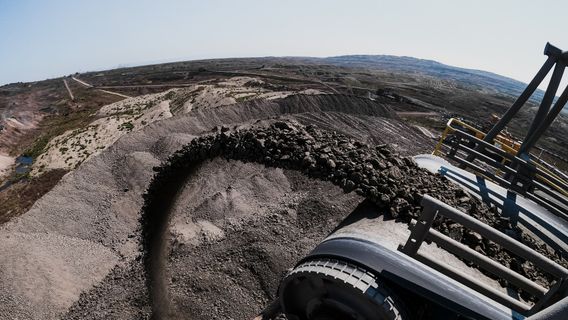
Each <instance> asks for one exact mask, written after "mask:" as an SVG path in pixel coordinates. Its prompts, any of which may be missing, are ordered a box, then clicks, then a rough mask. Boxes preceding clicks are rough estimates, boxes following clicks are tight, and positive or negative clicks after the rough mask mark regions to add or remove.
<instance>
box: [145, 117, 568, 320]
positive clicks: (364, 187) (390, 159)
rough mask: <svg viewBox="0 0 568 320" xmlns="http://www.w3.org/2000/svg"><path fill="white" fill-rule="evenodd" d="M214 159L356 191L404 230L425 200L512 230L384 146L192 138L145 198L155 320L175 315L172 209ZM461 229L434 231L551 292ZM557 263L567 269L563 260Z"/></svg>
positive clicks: (251, 133)
mask: <svg viewBox="0 0 568 320" xmlns="http://www.w3.org/2000/svg"><path fill="white" fill-rule="evenodd" d="M216 157H224V158H226V159H230V160H240V161H244V162H256V163H261V164H264V165H267V166H272V167H279V168H284V169H293V170H299V171H302V172H304V173H305V174H306V175H307V176H309V177H311V178H317V179H322V180H328V181H330V182H332V183H333V184H335V185H337V186H339V187H341V188H342V189H343V190H344V191H345V192H351V191H355V192H356V193H357V194H359V195H361V196H364V197H365V198H367V199H369V200H371V201H372V202H374V203H375V204H376V205H377V206H378V207H379V208H384V209H387V210H388V212H390V214H391V215H392V217H394V218H398V219H399V220H402V221H405V222H409V221H410V219H411V218H416V217H417V216H418V214H419V212H420V210H421V208H420V205H419V203H420V200H421V197H422V195H423V194H427V193H428V194H432V195H434V196H435V197H436V198H438V199H440V200H442V201H444V202H446V203H448V204H450V205H452V206H454V207H458V208H460V209H462V210H463V211H466V212H467V213H468V214H470V215H472V216H474V217H476V218H477V219H479V220H481V221H483V222H484V223H487V224H489V225H492V226H494V227H496V228H497V229H500V230H513V227H512V226H511V225H510V223H509V221H508V220H507V219H504V218H499V217H498V216H497V215H496V213H495V211H494V210H490V209H489V208H488V207H487V206H486V205H484V204H482V203H481V202H479V201H478V200H477V199H475V198H472V197H469V196H468V195H467V193H465V192H464V191H463V190H462V189H461V188H458V187H457V186H452V185H451V184H449V182H448V181H447V180H446V179H445V178H443V177H441V176H438V175H433V174H430V173H428V172H426V171H424V170H422V169H420V168H419V167H417V166H416V164H415V163H414V162H413V161H412V160H411V159H410V158H407V157H400V156H399V155H398V154H396V153H394V152H393V150H392V149H391V148H390V147H389V146H387V145H378V146H376V147H370V146H368V145H366V144H364V143H361V142H358V141H355V140H353V139H350V138H348V137H346V136H344V135H342V134H339V133H337V132H334V131H322V130H319V129H317V128H316V127H315V126H312V125H308V126H303V125H300V124H298V123H297V122H293V121H292V122H283V121H277V122H274V123H273V124H271V125H270V126H268V127H253V128H250V129H245V130H237V131H233V132H232V131H230V130H229V128H227V127H220V128H217V129H216V132H215V133H213V134H210V135H206V136H201V137H198V138H195V139H194V140H192V141H191V143H190V144H188V145H186V146H184V147H183V148H182V149H181V150H179V151H177V152H176V153H175V154H174V155H173V156H172V157H170V159H169V160H168V161H167V162H166V164H164V165H163V166H161V167H157V168H155V170H156V171H157V174H156V175H155V176H154V178H153V181H152V183H151V184H150V187H149V189H148V191H147V193H146V195H145V196H144V198H145V206H144V209H143V214H142V221H141V224H142V228H143V241H144V243H143V247H144V250H145V253H146V254H145V265H146V269H147V273H148V274H147V275H148V280H149V285H150V292H151V298H152V303H153V310H154V313H155V314H156V315H158V318H161V317H167V313H168V310H169V307H170V306H169V303H170V301H169V298H168V289H167V284H166V283H167V281H166V280H165V279H164V274H166V272H165V270H164V265H165V263H164V260H165V257H166V254H165V252H164V248H166V241H167V240H166V239H165V238H166V234H167V233H166V231H167V229H168V220H169V217H168V214H167V213H168V212H170V211H171V208H170V207H169V206H170V205H171V204H172V203H175V198H176V193H177V190H178V189H179V188H180V186H181V185H182V184H183V183H184V181H185V180H186V179H187V178H188V177H189V176H190V175H191V172H192V171H193V170H194V169H195V168H196V167H197V166H198V165H199V164H200V163H201V162H202V161H204V160H207V159H211V158H216ZM456 227H457V226H456V225H455V224H452V223H451V222H449V221H447V220H444V219H440V218H439V219H438V220H437V221H436V223H435V228H437V229H439V230H441V231H442V232H444V233H446V234H450V235H451V236H452V237H454V238H457V240H462V242H464V243H466V244H468V245H470V246H471V247H473V248H475V249H476V250H478V251H481V252H484V253H485V254H487V255H488V256H490V257H492V258H493V259H495V260H498V261H500V262H501V263H505V264H506V265H508V266H509V267H511V268H512V269H515V271H518V272H519V273H521V274H523V275H525V276H527V277H529V278H531V279H533V280H535V281H537V282H540V283H543V284H544V285H549V281H550V280H549V279H547V277H546V275H543V274H541V273H540V272H539V271H538V270H535V269H534V268H532V267H531V266H527V265H523V263H524V261H521V260H519V259H518V258H516V257H511V256H509V254H508V253H507V252H505V251H504V250H502V249H501V248H499V247H497V246H495V245H492V244H491V243H489V242H488V241H486V240H481V239H478V238H477V237H475V236H473V237H472V236H471V234H468V232H467V231H465V230H463V229H461V228H459V229H456ZM514 231H515V232H516V233H517V234H518V235H519V237H522V240H524V242H525V243H527V244H528V245H530V246H532V247H533V248H535V249H537V250H538V251H540V252H541V253H544V254H547V252H546V248H545V247H544V246H543V245H539V244H537V243H536V242H535V241H532V240H531V239H530V238H527V237H523V236H522V234H521V232H520V230H514ZM476 239H478V240H479V241H478V242H476V241H477V240H476ZM485 251H486V252H485ZM556 260H557V261H558V262H560V263H563V264H564V265H565V264H566V261H565V260H562V259H561V258H556Z"/></svg>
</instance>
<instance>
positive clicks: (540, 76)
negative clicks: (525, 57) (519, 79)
mask: <svg viewBox="0 0 568 320" xmlns="http://www.w3.org/2000/svg"><path fill="white" fill-rule="evenodd" d="M545 53H546V49H545ZM555 63H556V56H554V55H551V56H549V57H548V59H546V61H545V62H544V64H543V65H542V67H541V68H540V70H539V71H538V73H537V74H536V75H535V76H534V78H533V79H532V81H531V82H530V83H529V85H528V86H527V87H526V88H525V90H524V91H523V93H521V95H520V96H519V97H518V98H517V100H516V101H515V102H514V103H513V105H512V106H511V107H510V108H509V109H508V110H507V112H505V114H504V115H503V116H502V117H501V119H500V120H499V122H497V123H496V124H495V125H494V126H493V128H491V130H490V131H489V132H488V133H487V135H486V136H485V138H484V140H485V141H488V142H491V141H493V139H495V137H496V136H497V135H498V134H499V133H500V132H501V130H503V128H505V126H506V125H507V124H508V123H509V122H510V121H511V119H513V117H514V116H515V115H516V114H517V112H519V110H520V109H521V107H522V106H523V105H524V104H525V103H526V102H527V100H528V99H529V98H530V96H531V95H532V94H533V93H534V92H535V90H536V88H537V87H538V86H539V85H540V83H541V82H542V80H544V77H546V75H547V74H548V72H549V71H550V69H552V67H553V66H554V64H555Z"/></svg>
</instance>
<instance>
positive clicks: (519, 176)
mask: <svg viewBox="0 0 568 320" xmlns="http://www.w3.org/2000/svg"><path fill="white" fill-rule="evenodd" d="M459 124H460V125H461V124H462V122H459ZM452 125H453V126H452ZM448 128H451V130H448V131H447V134H446V135H445V137H443V138H442V139H441V140H440V142H439V143H438V144H439V145H438V146H437V147H436V150H435V152H434V153H435V154H437V155H443V156H445V157H446V158H449V159H451V160H453V161H455V162H457V163H458V164H459V166H460V167H461V168H467V169H469V170H471V171H473V172H474V173H475V174H476V175H478V176H482V177H485V178H487V179H489V180H491V181H493V182H495V183H497V184H498V185H501V186H502V187H504V188H506V189H509V190H513V191H515V192H517V193H519V194H521V195H523V196H524V197H525V198H528V199H530V200H532V201H534V202H536V203H537V204H539V205H541V206H542V207H544V208H546V209H547V210H548V211H550V212H551V213H553V214H555V215H557V216H559V217H562V218H563V219H566V220H568V210H567V208H568V182H567V181H566V180H564V179H563V178H562V177H559V176H558V175H555V174H554V173H552V172H551V171H549V170H548V169H546V168H544V167H542V166H537V165H535V164H534V163H533V162H531V161H530V160H529V161H527V160H524V159H521V158H519V157H517V156H516V155H515V154H514V152H513V151H514V150H513V149H511V148H509V147H507V146H505V145H499V146H495V145H493V144H491V143H488V142H486V141H484V140H482V139H481V134H480V133H479V132H474V131H472V130H473V129H472V130H470V128H469V127H464V128H463V130H461V129H459V128H458V127H457V126H456V125H455V124H453V122H452V121H450V122H448ZM465 130H467V131H468V132H466V131H465ZM445 133H446V131H445ZM470 159H474V160H473V161H470Z"/></svg>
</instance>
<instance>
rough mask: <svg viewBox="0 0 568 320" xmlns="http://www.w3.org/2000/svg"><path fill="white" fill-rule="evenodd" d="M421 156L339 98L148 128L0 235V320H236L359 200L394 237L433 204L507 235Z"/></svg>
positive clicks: (356, 101)
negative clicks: (393, 220) (435, 199)
mask: <svg viewBox="0 0 568 320" xmlns="http://www.w3.org/2000/svg"><path fill="white" fill-rule="evenodd" d="M386 143H389V145H388V146H387V145H385V144H386ZM431 143H432V142H431V140H429V138H427V137H426V136H424V135H423V134H422V133H421V132H420V131H419V130H417V129H415V128H414V127H410V126H408V125H406V124H405V123H404V122H402V121H400V120H398V119H397V117H396V116H395V115H394V113H393V112H392V110H391V109H390V108H389V107H388V106H387V105H385V104H382V103H379V102H377V101H372V100H370V99H364V98H357V97H352V96H346V95H331V94H329V95H292V96H287V97H285V98H281V99H280V98H279V99H274V100H264V99H263V100H251V101H245V102H241V103H237V104H234V105H228V106H219V107H217V108H199V109H193V110H191V111H190V112H189V113H188V114H186V115H180V116H177V117H173V118H169V119H164V120H161V121H156V122H154V123H151V124H148V125H146V126H144V127H143V128H140V130H137V131H132V132H130V133H129V134H125V135H122V136H121V137H120V138H118V140H117V141H116V143H114V144H113V145H112V146H110V147H108V148H107V149H105V150H104V151H101V152H100V154H98V155H94V156H91V157H89V158H88V159H87V160H86V161H85V162H83V163H82V164H81V165H80V166H79V168H78V169H77V170H75V171H72V172H70V173H69V174H67V175H66V176H64V177H63V179H62V181H61V183H59V184H58V185H57V186H56V187H55V188H54V189H53V190H52V191H51V192H49V193H48V194H46V195H45V196H44V197H43V198H41V199H40V200H38V201H37V202H36V203H35V204H34V206H33V207H32V209H31V210H30V211H29V212H27V213H26V214H24V215H22V216H21V217H19V218H17V219H14V220H12V221H10V222H9V223H8V224H6V225H3V226H2V227H1V228H0V237H3V238H5V239H15V240H14V241H2V242H0V252H2V253H3V256H4V257H7V258H6V259H5V260H4V261H3V262H2V263H3V266H6V267H8V268H9V270H10V272H6V271H4V270H6V269H2V270H3V271H2V272H0V297H1V299H2V304H1V305H0V315H1V316H4V317H9V318H42V319H57V318H65V319H101V318H105V319H143V318H149V317H151V315H152V314H154V315H161V316H164V317H171V318H186V319H250V318H252V317H254V315H256V314H257V313H258V312H259V311H260V310H262V308H263V307H264V306H266V304H267V303H268V302H269V301H271V300H272V299H273V298H274V294H275V292H276V289H277V285H278V282H279V279H280V278H281V277H282V275H283V274H284V273H285V272H286V270H287V269H288V268H290V267H293V265H294V263H295V262H296V261H298V259H299V258H301V257H302V256H303V255H304V254H306V253H307V252H308V251H309V250H310V249H312V248H313V247H314V246H315V245H316V244H317V243H318V242H319V241H321V240H322V239H323V238H324V237H325V236H326V235H327V234H328V233H329V232H331V231H332V230H333V228H334V227H335V226H336V225H337V224H338V223H339V222H341V221H342V220H343V218H345V217H346V216H347V215H348V214H349V213H350V212H351V211H352V210H353V209H354V208H355V207H356V206H357V205H358V204H359V203H360V202H361V201H363V200H364V199H365V198H367V199H368V200H370V201H372V202H373V203H375V205H376V206H377V208H378V209H380V210H383V211H386V212H387V214H390V215H392V216H393V217H397V218H398V219H399V220H400V221H401V223H407V222H408V220H409V219H410V218H411V217H414V216H415V215H416V213H417V212H418V210H419V207H418V201H419V197H420V196H421V195H422V194H424V193H431V192H436V194H437V196H439V197H440V198H441V199H442V200H444V201H446V202H448V203H450V204H452V205H455V206H457V207H460V208H462V209H463V210H466V211H468V212H470V214H472V215H475V216H476V217H478V218H480V219H482V220H484V221H486V222H487V223H490V224H493V225H494V226H496V227H498V228H500V229H502V230H503V229H508V228H512V227H511V226H510V225H508V224H507V221H503V220H500V219H495V218H494V215H493V214H492V213H491V211H490V210H491V209H490V208H487V207H485V206H483V205H482V204H480V203H478V202H477V201H476V200H474V199H472V198H470V197H468V196H467V194H465V193H464V192H463V191H462V190H461V189H457V188H453V187H448V185H447V183H446V181H444V180H443V179H441V178H440V177H438V176H434V175H431V174H428V173H426V172H425V171H422V170H421V169H419V168H418V167H416V166H415V165H414V163H413V162H412V161H411V160H410V159H409V158H405V157H406V156H410V155H414V154H418V153H423V152H427V151H429V150H430V149H431ZM399 155H400V156H399ZM314 178H316V179H314ZM146 190H148V191H147V193H146V195H145V196H144V197H143V196H142V195H143V194H144V193H145V192H146ZM350 191H354V192H350ZM437 227H438V228H439V229H440V230H442V231H443V232H448V230H445V228H448V226H447V224H445V223H444V221H439V222H438V223H437ZM464 238H467V237H464ZM468 244H469V245H471V246H472V247H474V248H475V247H476V246H480V244H479V243H477V244H476V243H468ZM484 245H485V244H484ZM31 247H33V248H34V249H33V250H31V249H30V248H31ZM537 249H539V250H541V249H542V248H538V247H537ZM542 250H543V249H542ZM40 253H43V254H40ZM495 254H496V256H497V257H501V258H502V259H504V261H512V260H511V258H510V257H509V256H508V255H506V254H505V253H503V252H502V251H500V250H498V248H497V249H495ZM507 259H508V260H507ZM563 262H565V261H563ZM30 263H32V264H33V266H34V267H27V268H26V267H25V266H27V265H29V264H30ZM95 266H96V267H95ZM527 270H528V271H529V272H528V273H527V275H528V276H530V277H532V278H533V279H535V280H538V281H543V282H546V281H547V279H546V277H545V276H543V275H541V274H538V273H534V274H533V273H532V271H533V270H532V269H527ZM54 279H65V282H63V283H59V284H56V283H54ZM79 279H80V280H79ZM30 288H35V289H34V290H31V289H30ZM53 292H56V294H50V293H53ZM34 293H38V297H37V298H33V294H34ZM23 301H26V303H22V302H23Z"/></svg>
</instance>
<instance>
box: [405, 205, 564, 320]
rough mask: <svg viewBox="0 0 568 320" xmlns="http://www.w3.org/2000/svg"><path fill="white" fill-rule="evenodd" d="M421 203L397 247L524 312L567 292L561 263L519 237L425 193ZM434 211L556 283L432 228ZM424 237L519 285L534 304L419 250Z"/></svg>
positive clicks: (524, 313) (455, 278)
mask: <svg viewBox="0 0 568 320" xmlns="http://www.w3.org/2000/svg"><path fill="white" fill-rule="evenodd" d="M421 204H422V206H423V211H422V213H421V215H420V217H419V218H418V221H413V223H412V224H411V227H410V228H411V234H410V237H409V238H408V240H407V241H406V243H405V244H404V245H401V246H399V251H401V252H403V253H405V254H407V255H408V256H410V257H413V258H415V259H416V260H418V261H421V262H422V263H424V264H426V265H428V266H430V267H431V268H433V269H435V270H438V271H439V272H441V273H443V274H445V275H447V276H448V277H450V278H453V279H454V280H456V281H458V282H460V283H462V284H464V285H466V286H468V287H470V288H471V289H473V290H475V291H477V292H479V293H481V294H483V295H485V296H487V297H489V298H490V299H492V300H494V301H496V302H498V303H500V304H502V305H504V306H506V307H508V308H511V309H512V310H515V311H517V312H519V313H521V314H523V315H531V314H534V313H536V312H538V311H540V310H542V309H544V308H546V307H548V306H550V305H551V304H553V303H554V302H556V301H557V300H560V299H562V298H563V297H562V295H565V294H566V293H565V292H566V290H567V289H568V288H567V286H568V270H567V269H565V268H564V267H562V266H561V265H559V264H557V263H556V262H554V261H552V260H550V259H549V258H547V257H545V256H543V255H542V254H540V253H538V252H536V251H534V250H533V249H531V248H529V247H527V246H526V245H524V244H522V243H520V242H519V241H517V240H515V239H513V238H511V237H509V236H507V235H505V234H504V233H502V232H500V231H498V230H496V229H494V228H492V227H490V226H488V225H486V224H484V223H483V222H481V221H479V220H477V219H475V218H473V217H471V216H469V215H467V214H465V213H463V212H461V211H459V210H457V209H455V208H453V207H451V206H449V205H447V204H445V203H444V202H441V201H439V200H437V199H434V198H432V197H430V196H428V195H424V197H423V198H422V203H421ZM437 215H441V216H444V217H446V218H448V219H450V220H452V221H454V222H457V223H459V224H461V225H463V226H464V227H465V228H467V229H470V230H472V231H474V232H476V233H478V234H480V235H481V236H482V237H484V238H486V239H488V240H490V241H493V242H494V243H496V244H497V245H499V246H501V247H502V248H504V249H506V250H508V251H509V252H511V253H513V254H515V255H517V256H519V257H522V258H524V259H525V260H527V261H530V262H531V263H532V264H533V265H534V266H536V267H538V268H539V269H541V270H542V271H544V272H546V273H549V274H551V275H552V276H554V277H555V278H556V282H555V284H554V285H553V286H552V287H551V288H548V289H547V288H544V287H542V286H541V285H539V284H537V283H535V282H533V281H531V280H530V279H528V278H526V277H524V276H523V275H521V274H519V273H517V272H515V271H512V270H511V269H509V268H507V267H506V266H503V265H501V264H499V263H497V262H496V261H494V260H492V259H490V258H488V257H486V256H484V255H482V254H481V253H479V252H477V251H475V250H473V249H471V248H469V247H468V246H466V245H464V244H462V243H460V242H458V241H456V240H454V239H452V238H450V237H448V236H446V235H444V234H442V233H440V232H438V231H436V230H433V229H432V228H431V226H432V223H433V221H434V219H435V218H436V216H437ZM425 240H429V241H433V242H434V243H436V244H437V245H438V246H440V247H441V248H443V249H445V250H446V251H448V252H450V253H452V254H454V255H456V256H458V257H459V258H461V259H463V260H467V261H471V262H473V263H474V264H475V265H477V266H478V267H479V268H481V269H484V270H485V271H487V272H489V273H492V274H494V275H495V276H497V277H499V278H501V279H504V280H506V281H507V282H509V283H511V284H513V285H514V286H516V287H518V288H520V289H522V290H523V291H525V292H527V293H528V294H530V295H532V296H533V297H534V298H535V300H536V301H537V302H536V304H535V305H534V306H532V307H531V306H529V305H528V304H526V303H524V302H522V301H520V300H517V299H515V298H513V297H511V296H509V295H507V294H505V293H504V292H502V291H499V290H497V289H495V288H493V287H491V286H489V285H488V284H486V283H483V282H481V281H479V280H477V279H474V278H472V277H471V276H469V275H467V274H465V273H463V272H462V271H460V270H457V269H455V268H452V267H450V266H448V265H444V264H441V263H440V262H438V261H436V260H434V259H432V258H430V257H428V256H427V255H425V254H423V253H421V252H420V251H419V250H420V246H421V245H422V243H423V242H424V241H425Z"/></svg>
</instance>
